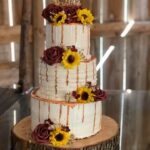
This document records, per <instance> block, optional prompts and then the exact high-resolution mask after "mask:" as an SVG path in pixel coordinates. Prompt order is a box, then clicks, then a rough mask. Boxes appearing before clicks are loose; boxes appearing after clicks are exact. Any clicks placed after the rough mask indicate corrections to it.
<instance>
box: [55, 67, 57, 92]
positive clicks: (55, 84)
mask: <svg viewBox="0 0 150 150" xmlns="http://www.w3.org/2000/svg"><path fill="white" fill-rule="evenodd" d="M55 94H57V65H56V66H55Z"/></svg>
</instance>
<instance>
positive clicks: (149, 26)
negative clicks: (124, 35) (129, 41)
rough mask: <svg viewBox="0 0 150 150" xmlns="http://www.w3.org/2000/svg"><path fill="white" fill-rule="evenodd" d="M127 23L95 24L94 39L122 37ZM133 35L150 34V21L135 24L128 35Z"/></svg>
mask: <svg viewBox="0 0 150 150" xmlns="http://www.w3.org/2000/svg"><path fill="white" fill-rule="evenodd" d="M126 25H127V23H124V22H112V23H104V24H99V23H95V24H94V25H93V26H92V30H91V34H92V37H99V36H106V37H115V36H120V34H121V32H122V31H123V30H124V29H125V27H126ZM133 34H150V21H146V22H145V21H141V22H135V24H134V26H133V27H132V29H131V31H130V32H129V34H128V35H133Z"/></svg>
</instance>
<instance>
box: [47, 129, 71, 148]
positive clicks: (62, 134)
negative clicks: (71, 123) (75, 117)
mask: <svg viewBox="0 0 150 150" xmlns="http://www.w3.org/2000/svg"><path fill="white" fill-rule="evenodd" d="M49 140H50V143H51V144H52V145H54V146H64V145H66V144H67V143H68V142H69V140H70V133H69V132H67V131H64V130H62V128H59V127H58V128H56V129H55V130H54V131H52V132H50V138H49Z"/></svg>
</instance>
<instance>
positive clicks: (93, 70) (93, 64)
mask: <svg viewBox="0 0 150 150" xmlns="http://www.w3.org/2000/svg"><path fill="white" fill-rule="evenodd" d="M94 64H95V63H94V61H93V79H94V74H95V71H94V69H95V68H94Z"/></svg>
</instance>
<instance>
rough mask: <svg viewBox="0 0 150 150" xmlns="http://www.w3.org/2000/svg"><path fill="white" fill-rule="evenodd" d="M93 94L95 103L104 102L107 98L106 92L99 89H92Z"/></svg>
mask: <svg viewBox="0 0 150 150" xmlns="http://www.w3.org/2000/svg"><path fill="white" fill-rule="evenodd" d="M93 93H94V95H95V96H94V99H95V101H99V100H100V101H103V100H106V98H107V95H106V92H105V91H103V90H101V89H100V88H97V87H96V88H95V89H94V91H93Z"/></svg>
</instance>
